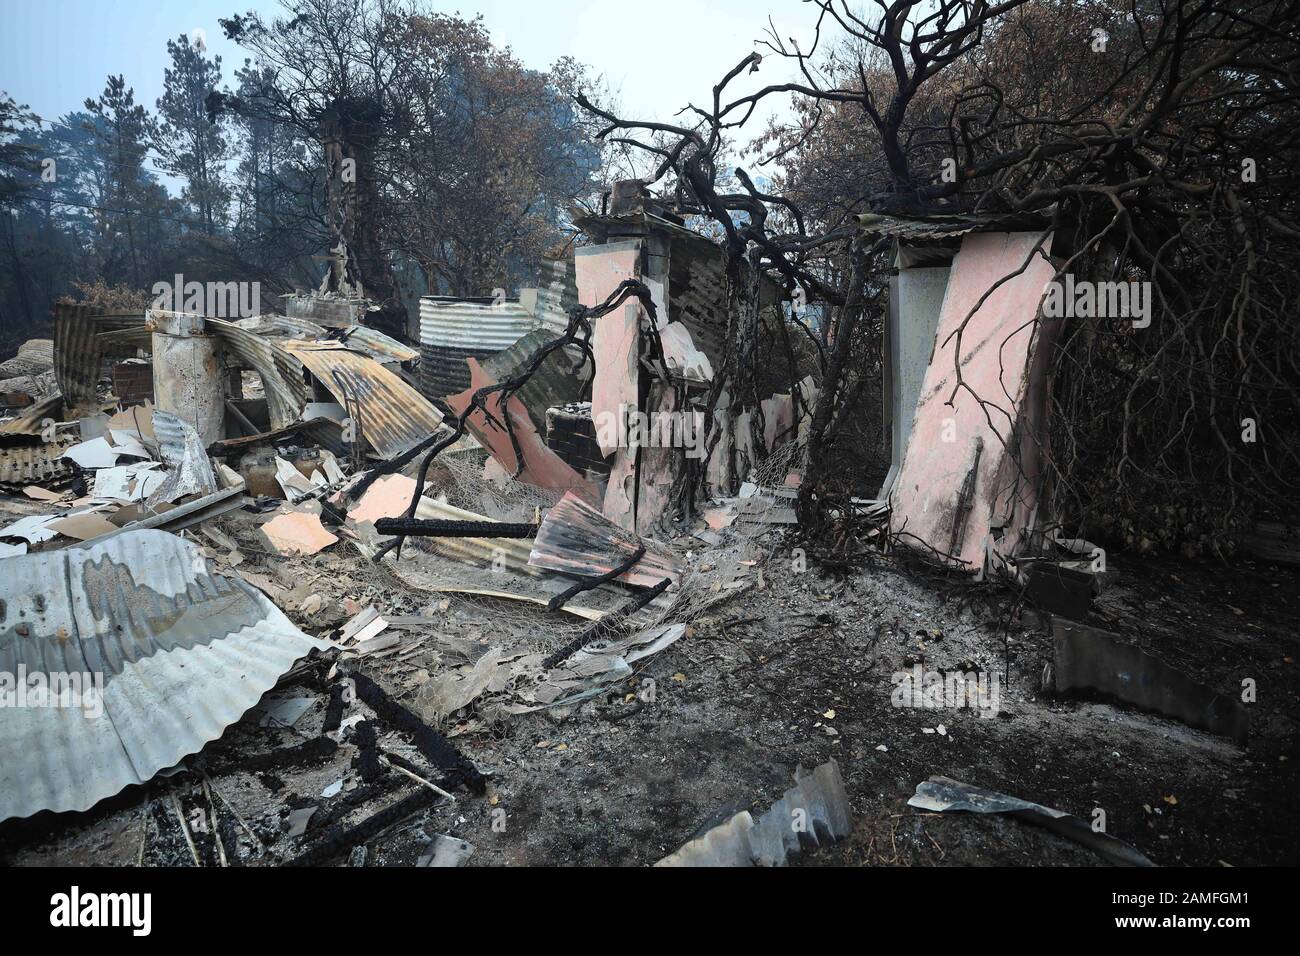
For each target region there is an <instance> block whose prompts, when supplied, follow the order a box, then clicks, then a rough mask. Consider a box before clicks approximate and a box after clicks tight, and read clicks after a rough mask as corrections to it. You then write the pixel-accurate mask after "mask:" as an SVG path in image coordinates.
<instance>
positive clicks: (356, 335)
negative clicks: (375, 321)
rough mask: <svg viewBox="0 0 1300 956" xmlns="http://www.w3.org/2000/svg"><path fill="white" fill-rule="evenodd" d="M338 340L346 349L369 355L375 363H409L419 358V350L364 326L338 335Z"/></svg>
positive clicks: (355, 326)
mask: <svg viewBox="0 0 1300 956" xmlns="http://www.w3.org/2000/svg"><path fill="white" fill-rule="evenodd" d="M338 340H339V341H340V342H343V343H345V344H346V345H347V346H348V348H350V349H354V350H356V351H358V352H360V353H362V354H363V355H369V356H370V357H371V358H372V359H374V360H375V361H376V362H409V361H411V360H412V359H416V358H419V356H420V350H419V349H413V348H411V347H410V346H409V345H403V344H402V343H401V342H399V341H397V339H395V338H393V337H392V336H391V335H385V334H384V333H383V332H380V331H379V330H378V329H372V328H368V327H367V326H364V325H354V326H352V327H351V328H347V329H343V330H341V331H340V332H339V333H338Z"/></svg>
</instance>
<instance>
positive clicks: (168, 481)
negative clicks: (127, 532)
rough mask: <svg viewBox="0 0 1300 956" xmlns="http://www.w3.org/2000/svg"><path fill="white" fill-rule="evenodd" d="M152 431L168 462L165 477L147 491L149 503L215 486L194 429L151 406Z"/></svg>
mask: <svg viewBox="0 0 1300 956" xmlns="http://www.w3.org/2000/svg"><path fill="white" fill-rule="evenodd" d="M153 431H154V437H155V438H157V439H158V455H159V457H160V458H161V459H162V461H163V463H164V464H165V465H166V466H167V477H166V478H165V479H164V480H163V483H162V484H161V485H159V486H158V488H157V490H156V491H154V493H153V494H152V495H150V497H149V500H148V502H147V503H148V504H150V505H156V504H158V503H159V502H163V501H166V502H172V501H178V500H180V499H181V498H184V497H185V496H187V495H210V494H212V492H214V491H216V490H217V478H216V475H214V474H213V473H212V463H211V462H210V461H208V454H207V451H206V450H204V447H203V443H202V442H201V441H200V440H199V433H198V432H197V431H195V430H194V429H193V428H191V427H190V426H189V425H188V424H187V423H186V422H185V421H183V420H182V419H181V418H179V417H178V416H176V415H173V414H171V413H170V412H165V411H163V410H162V409H161V408H156V409H154V413H153Z"/></svg>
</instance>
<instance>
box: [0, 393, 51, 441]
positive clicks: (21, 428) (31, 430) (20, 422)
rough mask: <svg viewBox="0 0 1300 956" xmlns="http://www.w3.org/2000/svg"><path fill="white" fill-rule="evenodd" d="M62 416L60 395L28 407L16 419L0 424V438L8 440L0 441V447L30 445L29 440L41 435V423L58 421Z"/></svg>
mask: <svg viewBox="0 0 1300 956" xmlns="http://www.w3.org/2000/svg"><path fill="white" fill-rule="evenodd" d="M62 416H63V396H62V395H51V396H50V397H49V398H46V399H42V400H41V401H39V402H37V403H36V404H35V405H29V406H27V408H26V409H25V410H24V411H23V413H22V414H21V415H19V416H18V417H17V418H11V419H9V420H7V421H3V422H0V436H4V438H7V439H8V440H7V441H6V440H4V439H0V445H3V444H14V443H15V442H16V441H17V442H22V443H23V444H31V438H33V437H36V436H39V435H40V434H41V430H42V424H41V423H42V422H44V421H45V420H46V419H52V420H54V421H60V420H61V419H62Z"/></svg>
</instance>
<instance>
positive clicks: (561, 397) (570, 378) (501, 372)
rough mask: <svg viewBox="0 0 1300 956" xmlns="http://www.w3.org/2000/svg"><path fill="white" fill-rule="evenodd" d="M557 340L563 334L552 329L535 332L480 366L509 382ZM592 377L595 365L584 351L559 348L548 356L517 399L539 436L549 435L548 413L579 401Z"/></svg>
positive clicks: (491, 375)
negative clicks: (536, 353)
mask: <svg viewBox="0 0 1300 956" xmlns="http://www.w3.org/2000/svg"><path fill="white" fill-rule="evenodd" d="M557 338H559V335H557V334H556V333H555V332H552V331H551V330H549V329H534V330H533V331H531V332H529V333H528V334H527V335H525V336H524V337H523V338H521V339H520V340H519V341H518V342H516V343H515V344H514V345H512V346H510V348H508V349H505V350H503V351H501V352H497V353H496V354H494V355H490V356H488V357H487V358H485V359H483V360H482V361H481V362H480V363H479V364H480V365H482V366H483V371H485V372H487V374H488V376H489V377H490V378H492V379H494V380H496V381H498V382H505V381H508V380H509V379H511V378H513V377H514V376H515V375H517V374H519V372H520V371H522V370H523V368H524V365H525V364H526V363H527V361H528V359H530V358H531V357H532V355H533V353H534V352H536V351H537V350H538V349H540V348H541V347H542V346H544V345H546V344H547V343H548V342H553V341H555V339H557ZM579 372H580V374H578V373H579ZM589 378H591V363H590V362H586V361H584V356H583V353H582V350H581V349H579V348H577V347H574V346H570V347H568V348H565V349H557V350H556V351H554V352H552V353H551V354H550V355H548V356H547V357H546V359H545V360H544V361H543V362H542V364H541V365H540V366H538V368H537V371H535V372H534V373H533V374H532V376H531V377H530V378H529V379H528V381H527V382H525V383H524V387H523V388H521V389H519V391H517V392H515V396H516V397H517V398H518V399H519V400H520V401H521V402H523V403H524V408H526V409H528V417H529V418H531V419H532V420H533V424H534V425H536V426H537V431H538V433H539V434H545V433H546V410H547V409H548V408H552V407H554V406H556V405H566V404H568V403H569V402H573V401H577V400H578V398H579V396H580V395H581V394H582V389H583V385H584V384H585V383H586V381H587V379H589Z"/></svg>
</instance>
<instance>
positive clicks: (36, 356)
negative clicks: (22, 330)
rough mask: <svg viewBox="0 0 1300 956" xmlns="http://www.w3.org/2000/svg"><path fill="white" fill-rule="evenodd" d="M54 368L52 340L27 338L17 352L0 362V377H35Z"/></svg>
mask: <svg viewBox="0 0 1300 956" xmlns="http://www.w3.org/2000/svg"><path fill="white" fill-rule="evenodd" d="M52 368H54V340H53V339H28V340H27V341H26V342H24V343H23V344H22V345H20V346H18V354H17V355H14V356H13V357H12V358H7V359H5V360H4V361H3V362H0V379H6V378H23V377H24V376H30V377H35V376H37V375H40V374H41V373H42V372H48V371H49V370H50V369H52Z"/></svg>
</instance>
